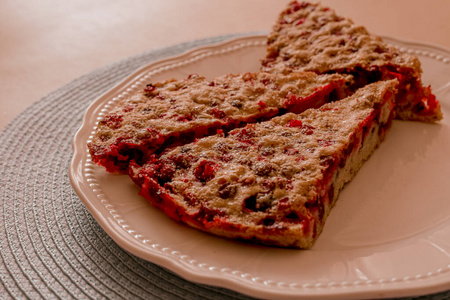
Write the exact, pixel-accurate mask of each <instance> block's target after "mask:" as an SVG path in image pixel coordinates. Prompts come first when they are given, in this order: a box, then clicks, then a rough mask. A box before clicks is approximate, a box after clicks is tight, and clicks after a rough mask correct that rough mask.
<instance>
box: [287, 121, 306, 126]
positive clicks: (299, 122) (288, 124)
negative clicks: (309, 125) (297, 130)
mask: <svg viewBox="0 0 450 300" xmlns="http://www.w3.org/2000/svg"><path fill="white" fill-rule="evenodd" d="M302 125H303V123H302V121H301V120H296V119H293V120H290V121H289V123H287V127H302Z"/></svg>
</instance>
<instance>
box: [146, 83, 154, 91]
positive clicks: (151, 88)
mask: <svg viewBox="0 0 450 300" xmlns="http://www.w3.org/2000/svg"><path fill="white" fill-rule="evenodd" d="M154 90H155V87H154V86H153V85H152V84H151V83H149V84H147V86H146V87H145V88H144V92H146V93H151V92H153V91H154Z"/></svg>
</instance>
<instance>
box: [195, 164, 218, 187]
mask: <svg viewBox="0 0 450 300" xmlns="http://www.w3.org/2000/svg"><path fill="white" fill-rule="evenodd" d="M217 168H218V165H217V164H216V163H215V162H212V161H208V160H202V161H201V162H200V163H199V164H198V166H197V167H196V168H195V170H194V176H195V177H196V178H197V179H198V180H200V181H203V182H206V181H209V180H211V179H213V178H214V176H215V173H216V170H217Z"/></svg>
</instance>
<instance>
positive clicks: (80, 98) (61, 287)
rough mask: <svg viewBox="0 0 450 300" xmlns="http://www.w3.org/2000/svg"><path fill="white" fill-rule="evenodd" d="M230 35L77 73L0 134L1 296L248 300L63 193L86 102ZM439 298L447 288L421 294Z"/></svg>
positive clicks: (70, 192)
mask: <svg viewBox="0 0 450 300" xmlns="http://www.w3.org/2000/svg"><path fill="white" fill-rule="evenodd" d="M236 36H238V35H229V36H221V37H215V38H209V39H204V40H200V41H194V42H189V43H185V44H181V45H177V46H172V47H168V48H164V49H159V50H153V51H151V52H147V53H144V54H141V55H138V56H135V57H131V58H129V59H126V60H123V61H120V62H118V63H115V64H112V65H110V66H107V67H104V68H102V69H99V70H97V71H95V72H93V73H91V74H88V75H86V76H83V77H81V78H79V79H77V80H75V81H73V82H71V83H70V84H68V85H66V86H64V87H62V88H60V89H59V90H57V91H55V92H53V93H51V94H50V95H48V96H46V97H44V98H43V99H41V100H40V101H38V102H36V103H35V104H34V105H32V106H31V107H29V108H28V109H27V110H25V111H24V112H23V113H22V114H20V115H19V116H18V117H17V118H15V119H14V120H13V121H12V122H11V123H10V124H8V125H7V126H6V127H5V128H4V130H3V131H2V132H1V133H0V179H1V182H0V238H1V239H0V298H1V299H10V298H17V299H43V298H45V299H180V298H183V299H249V298H248V297H247V296H244V295H241V294H239V293H236V292H233V291H229V290H227V289H222V288H216V287H210V286H206V285H199V284H195V283H191V282H189V281H186V280H184V279H182V278H180V277H178V276H176V275H174V274H173V273H171V272H169V271H167V270H166V269H164V268H161V267H159V266H157V265H154V264H152V263H149V262H147V261H144V260H142V259H140V258H138V257H135V256H133V255H130V254H129V253H127V252H125V251H124V250H123V249H121V248H120V247H119V246H118V245H116V244H115V243H114V242H113V240H112V239H111V238H110V237H109V236H108V235H107V234H106V233H105V232H104V231H103V229H102V228H101V227H100V226H99V225H98V224H97V222H96V221H95V220H94V218H93V217H92V216H91V215H90V213H89V212H88V211H87V210H86V208H85V207H84V206H83V204H82V203H81V201H80V199H79V198H78V197H77V195H76V194H75V192H74V191H73V189H72V187H71V185H70V181H69V177H68V166H69V162H70V159H71V156H72V145H71V142H72V138H73V136H74V134H75V132H76V131H77V129H78V128H79V126H80V125H81V121H82V117H83V115H84V112H85V110H86V109H87V107H88V106H89V104H90V103H92V101H94V100H95V99H96V98H97V97H99V96H100V95H101V94H103V93H104V92H105V91H107V90H108V89H110V88H111V87H112V86H114V85H115V84H116V83H118V82H119V81H121V80H122V79H124V78H125V77H126V76H127V75H128V74H129V73H131V72H132V71H134V70H135V69H137V68H138V67H140V66H142V65H145V64H147V63H148V62H150V61H154V60H158V59H161V58H163V57H167V56H171V55H175V54H179V53H182V52H184V51H186V50H189V49H191V48H193V47H197V46H201V45H206V44H210V43H216V42H220V41H223V40H226V39H229V38H231V37H236ZM426 298H427V299H448V298H450V292H447V293H441V294H436V295H432V296H428V297H426Z"/></svg>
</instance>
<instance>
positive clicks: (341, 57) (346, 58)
mask: <svg viewBox="0 0 450 300" xmlns="http://www.w3.org/2000/svg"><path fill="white" fill-rule="evenodd" d="M261 69H262V70H263V71H265V72H271V73H279V74H289V73H290V72H298V71H310V72H315V73H318V74H325V73H342V74H352V75H353V76H354V78H355V86H356V87H361V86H364V85H366V84H368V83H372V82H376V81H379V80H388V79H392V78H396V79H398V81H399V92H398V94H397V96H396V117H397V118H398V119H403V120H415V121H425V122H435V121H438V120H440V119H442V112H441V109H440V104H439V102H438V101H437V100H436V97H435V96H434V95H433V93H432V92H431V89H430V87H429V86H428V87H424V86H423V85H422V81H421V73H422V69H421V66H420V61H419V59H418V58H417V57H416V56H413V55H409V54H406V53H402V52H401V51H400V50H399V49H397V48H396V47H394V46H392V45H389V44H387V43H385V42H383V40H382V39H381V38H380V37H378V36H376V35H373V34H370V33H369V32H368V31H367V30H366V28H364V27H363V26H360V25H356V24H354V23H353V21H352V20H350V19H348V18H345V17H342V16H339V15H337V14H336V13H335V11H334V10H332V9H330V8H328V7H325V6H322V5H321V4H312V3H307V2H301V3H299V2H297V1H294V2H291V3H290V4H289V5H288V7H287V8H286V9H285V10H284V11H283V12H281V14H280V15H279V18H278V20H277V21H276V23H275V25H274V27H273V30H272V32H271V33H270V34H269V37H268V41H267V55H266V58H265V59H264V60H263V61H262V68H261Z"/></svg>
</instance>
